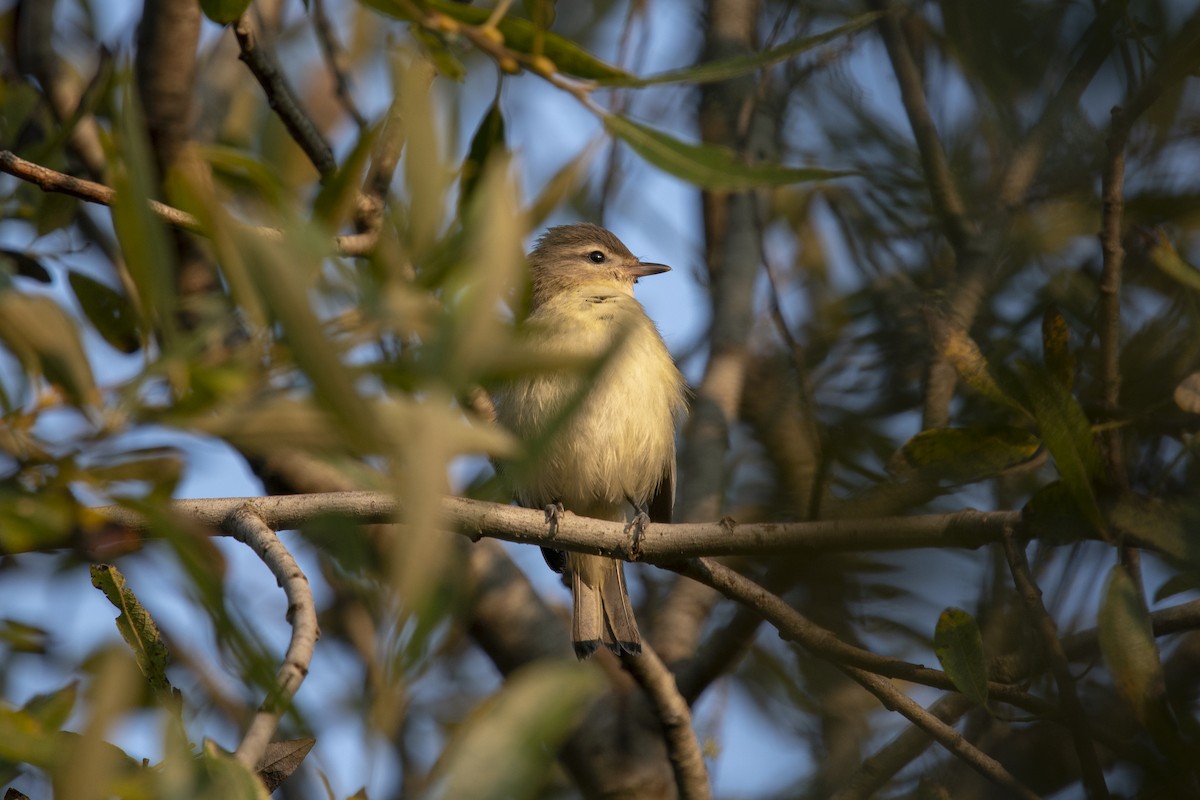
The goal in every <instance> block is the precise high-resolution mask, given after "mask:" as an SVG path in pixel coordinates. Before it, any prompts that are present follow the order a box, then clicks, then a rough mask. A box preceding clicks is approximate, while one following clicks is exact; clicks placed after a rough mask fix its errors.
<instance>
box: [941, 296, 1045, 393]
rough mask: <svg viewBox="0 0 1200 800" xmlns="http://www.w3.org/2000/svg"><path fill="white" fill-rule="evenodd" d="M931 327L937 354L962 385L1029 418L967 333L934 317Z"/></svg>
mask: <svg viewBox="0 0 1200 800" xmlns="http://www.w3.org/2000/svg"><path fill="white" fill-rule="evenodd" d="M929 327H930V332H931V334H932V336H933V341H934V346H935V347H936V348H937V351H938V352H939V353H941V354H942V357H943V358H945V359H946V360H947V361H949V362H950V365H951V366H952V367H954V371H955V372H956V373H958V377H959V379H961V380H962V382H963V383H965V384H966V385H967V386H969V387H970V388H971V389H972V390H974V391H975V392H977V393H979V394H981V395H983V396H984V397H986V398H988V399H989V400H991V401H992V402H994V403H997V404H999V405H1002V406H1005V407H1007V408H1009V409H1011V410H1013V411H1016V412H1017V413H1019V414H1021V415H1022V416H1024V417H1029V411H1028V409H1026V408H1025V406H1024V405H1023V404H1022V403H1021V401H1020V400H1019V399H1017V398H1016V397H1014V396H1013V394H1012V393H1011V392H1010V391H1008V390H1007V389H1005V388H1004V387H1002V386H1001V385H1000V383H999V381H997V379H996V375H995V372H994V371H993V369H992V367H991V365H990V364H989V363H988V360H987V359H986V358H985V357H984V355H983V351H982V350H980V349H979V345H978V344H976V343H975V340H974V339H972V338H971V336H970V335H969V334H968V333H967V332H966V331H965V330H963V329H962V328H961V327H959V326H957V325H953V324H951V323H949V322H947V321H945V320H943V319H941V318H938V317H934V316H931V317H930V319H929Z"/></svg>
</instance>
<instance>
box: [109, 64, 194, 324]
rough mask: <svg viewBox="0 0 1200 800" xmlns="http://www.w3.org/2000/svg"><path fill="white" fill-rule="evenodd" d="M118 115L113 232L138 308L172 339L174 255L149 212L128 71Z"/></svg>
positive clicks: (121, 81)
mask: <svg viewBox="0 0 1200 800" xmlns="http://www.w3.org/2000/svg"><path fill="white" fill-rule="evenodd" d="M118 89H119V95H120V108H121V113H120V115H119V117H118V118H117V120H116V127H115V130H114V132H113V137H112V138H113V147H112V148H110V149H111V150H112V152H110V153H109V161H108V167H109V169H108V184H109V185H110V186H111V187H112V188H113V189H114V190H115V191H116V199H115V200H113V203H112V217H113V228H114V229H115V230H116V234H117V241H118V242H120V244H121V253H122V255H123V256H124V257H125V264H126V266H127V267H128V269H129V274H130V277H132V278H133V285H134V286H135V287H137V292H138V295H139V303H138V306H137V307H138V308H140V309H141V312H142V313H143V314H145V315H147V316H148V317H150V318H151V319H150V321H151V322H153V323H154V327H156V328H157V329H159V330H161V331H162V332H163V333H164V334H165V335H166V337H167V340H168V342H169V341H171V340H172V339H173V335H174V330H175V322H176V320H175V311H176V306H177V301H176V292H175V249H174V248H173V247H171V245H170V242H169V239H168V236H167V230H166V225H165V223H163V222H162V220H160V219H159V218H158V216H157V215H156V214H154V213H153V212H152V211H151V210H150V205H149V201H150V199H151V198H153V197H154V195H155V190H156V188H157V185H158V180H157V178H156V177H155V169H154V164H153V161H152V159H151V151H150V145H149V143H148V142H147V140H146V126H145V121H144V120H143V118H142V113H141V107H140V106H139V105H138V103H139V101H138V94H137V91H136V90H135V89H134V87H133V79H132V76H130V74H129V70H128V69H125V70H121V71H120V72H119V75H118Z"/></svg>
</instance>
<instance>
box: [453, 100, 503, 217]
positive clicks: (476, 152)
mask: <svg viewBox="0 0 1200 800" xmlns="http://www.w3.org/2000/svg"><path fill="white" fill-rule="evenodd" d="M504 151H505V142H504V114H503V113H502V112H501V111H500V99H499V98H496V100H494V101H493V102H492V105H491V106H490V107H489V108H488V110H487V113H486V114H484V115H483V119H482V120H481V121H480V123H479V128H478V129H477V130H476V131H475V135H474V136H473V137H472V138H471V148H470V150H469V151H468V152H467V157H466V158H465V159H464V160H463V164H462V171H461V173H460V178H459V187H460V188H459V191H458V213H459V216H462V214H463V212H464V210H465V209H467V208H468V207H469V206H470V203H471V198H472V197H473V195H474V194H475V189H476V187H477V186H478V185H479V179H480V178H481V177H482V175H483V167H484V165H485V164H486V163H487V160H488V157H489V156H490V155H491V154H492V153H494V152H495V153H502V152H504Z"/></svg>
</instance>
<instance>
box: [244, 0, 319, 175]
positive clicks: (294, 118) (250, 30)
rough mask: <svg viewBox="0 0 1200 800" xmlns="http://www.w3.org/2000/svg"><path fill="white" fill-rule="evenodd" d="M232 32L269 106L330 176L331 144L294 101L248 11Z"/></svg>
mask: <svg viewBox="0 0 1200 800" xmlns="http://www.w3.org/2000/svg"><path fill="white" fill-rule="evenodd" d="M233 32H234V34H235V35H236V36H237V40H238V47H239V48H240V49H241V55H240V56H238V57H239V58H240V59H241V60H242V61H243V62H245V64H246V66H247V67H249V68H250V72H251V73H253V74H254V77H255V78H256V79H257V80H258V83H259V85H260V86H262V88H263V92H264V93H265V94H266V96H267V102H268V103H269V104H270V105H271V110H273V111H274V112H275V113H276V114H277V115H278V116H279V119H280V120H281V121H282V122H283V125H284V127H285V128H287V130H288V133H290V134H291V136H292V139H293V140H295V142H296V144H298V145H300V149H301V150H303V151H304V153H305V155H307V156H308V159H309V161H311V162H312V164H313V166H314V167H316V168H317V172H318V173H320V175H321V180H322V181H324V180H325V179H327V178H329V177H330V176H331V175H333V174H334V173H335V172H337V161H336V160H335V159H334V157H333V149H332V148H330V146H329V143H328V142H326V141H325V137H323V136H322V135H321V132H320V131H318V130H317V126H316V125H314V124H313V122H312V120H311V119H309V118H308V115H307V114H305V113H304V112H303V111H302V110H301V109H300V104H299V103H298V102H297V101H296V97H295V95H294V94H293V93H292V90H291V87H289V86H288V84H287V81H286V80H284V77H283V75H282V74H280V72H279V68H278V67H276V65H275V61H274V59H273V58H271V56H270V55H269V54H268V53H267V52H266V51H265V50H264V49H263V48H262V47H260V46H259V44H258V38H257V37H256V36H255V34H254V23H253V22H252V21H251V19H250V12H246V13H245V14H242V16H241V17H240V18H239V19H238V21H237V22H236V23H235V24H234V26H233Z"/></svg>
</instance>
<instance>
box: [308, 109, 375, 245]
mask: <svg viewBox="0 0 1200 800" xmlns="http://www.w3.org/2000/svg"><path fill="white" fill-rule="evenodd" d="M379 129H380V126H379V125H375V126H373V127H371V128H368V129H367V130H365V131H362V132H361V133H360V134H359V136H358V141H357V142H355V144H354V149H352V150H351V151H350V155H348V156H347V157H346V159H345V161H344V162H343V163H342V165H341V167H340V168H338V170H337V172H335V173H334V174H333V175H332V176H330V177H329V178H327V179H326V180H325V182H324V183H323V184H322V186H321V190H320V191H319V192H318V193H317V197H316V199H315V200H313V216H314V217H315V218H316V219H317V220H319V221H320V222H322V223H324V225H325V227H326V228H328V229H329V230H331V231H336V230H338V229H340V228H341V226H342V225H343V224H345V222H346V221H347V220H348V219H349V218H350V215H351V213H353V212H354V207H355V201H356V200H357V199H358V191H359V186H360V185H361V184H362V175H363V170H364V169H365V168H366V165H367V160H368V159H369V158H370V157H371V151H372V148H374V146H375V140H376V138H377V135H378V133H379Z"/></svg>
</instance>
